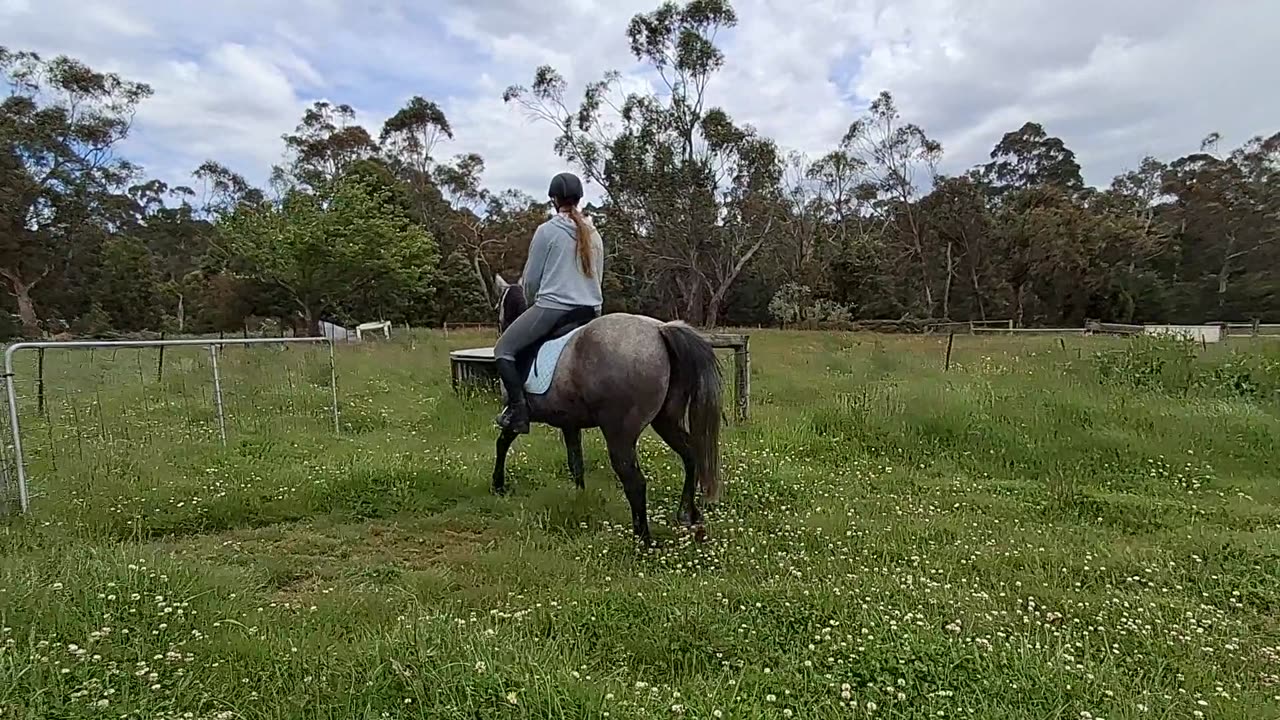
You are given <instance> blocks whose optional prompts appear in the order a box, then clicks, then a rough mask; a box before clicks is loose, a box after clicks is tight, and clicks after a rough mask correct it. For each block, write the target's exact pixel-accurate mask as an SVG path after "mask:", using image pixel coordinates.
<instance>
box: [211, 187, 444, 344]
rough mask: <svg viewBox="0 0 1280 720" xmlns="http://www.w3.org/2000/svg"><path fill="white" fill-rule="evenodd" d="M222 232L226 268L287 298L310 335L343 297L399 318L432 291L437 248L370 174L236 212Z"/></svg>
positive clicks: (343, 310) (339, 307) (339, 309)
mask: <svg viewBox="0 0 1280 720" xmlns="http://www.w3.org/2000/svg"><path fill="white" fill-rule="evenodd" d="M222 227H223V230H222V232H223V237H224V239H225V242H226V246H227V247H226V250H227V253H228V255H227V259H228V262H229V267H231V268H232V270H233V271H234V272H236V273H238V274H241V275H243V276H245V277H249V278H251V279H253V280H257V281H259V282H262V283H266V284H269V285H273V286H276V287H278V288H280V289H281V290H283V291H284V292H285V293H287V295H288V297H289V299H290V300H291V301H292V302H294V303H296V305H297V306H298V308H299V309H300V310H301V311H302V313H303V316H304V318H305V320H306V322H307V323H308V328H309V329H310V330H312V331H313V332H314V331H315V329H316V327H317V324H318V323H319V321H320V319H321V317H322V316H323V315H325V314H327V313H339V314H343V315H345V314H347V311H349V310H350V306H348V305H346V303H347V301H348V298H357V299H360V300H362V301H363V302H364V304H365V306H366V307H370V306H374V307H381V308H384V309H387V310H390V311H396V310H399V309H401V308H403V307H407V306H409V305H411V304H412V303H413V302H414V300H415V298H420V297H426V296H429V294H430V293H431V291H432V287H433V283H434V279H435V278H434V269H435V264H436V261H437V258H438V252H437V249H436V245H435V242H434V241H433V240H432V239H431V237H430V236H429V235H427V233H426V231H424V230H423V229H422V228H421V227H418V226H416V225H414V224H413V223H411V222H410V221H409V219H408V217H407V213H406V211H405V209H404V208H403V207H402V206H401V203H398V202H397V200H396V198H395V193H394V188H393V187H387V186H386V184H385V183H380V182H379V181H378V179H377V177H376V175H375V174H373V173H369V174H363V175H362V174H351V175H348V176H346V177H343V178H340V179H338V180H337V181H335V182H333V183H330V184H327V185H325V186H323V190H322V191H321V192H317V193H312V192H307V191H305V190H302V189H295V190H293V191H291V192H289V193H288V195H286V196H285V198H284V200H283V201H282V202H281V203H280V204H279V205H276V204H274V203H266V202H264V203H261V204H259V205H257V206H245V207H241V208H238V209H237V210H236V211H235V212H234V213H232V214H231V215H229V216H228V217H226V218H225V219H224V221H223V223H222ZM397 314H398V313H397Z"/></svg>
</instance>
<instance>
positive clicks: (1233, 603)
mask: <svg viewBox="0 0 1280 720" xmlns="http://www.w3.org/2000/svg"><path fill="white" fill-rule="evenodd" d="M489 340H490V338H489V337H488V336H486V335H485V334H472V335H469V336H465V335H464V336H459V335H456V334H455V335H453V336H452V337H451V338H449V339H448V340H445V339H443V338H441V337H440V336H438V335H426V334H423V335H418V336H416V337H415V338H413V339H412V340H408V339H401V340H398V341H396V342H394V343H390V344H372V345H370V346H366V347H360V348H340V349H339V352H338V357H337V365H338V376H339V385H340V395H341V401H342V408H341V411H342V424H343V432H342V434H341V436H340V437H335V436H334V433H333V429H332V425H331V422H332V420H331V418H330V417H329V416H328V415H327V412H328V406H327V401H328V395H327V393H328V386H327V382H328V373H329V369H328V360H327V354H325V353H323V352H319V351H309V350H302V349H294V350H290V351H286V352H280V351H273V350H270V349H267V348H255V349H252V350H228V351H227V352H226V353H225V355H224V356H222V357H221V358H220V364H221V366H222V370H223V375H224V378H223V382H224V385H225V387H226V390H227V393H228V402H227V407H226V413H227V419H228V446H227V448H226V449H225V450H224V449H222V448H221V447H220V443H219V442H218V433H217V415H216V411H215V409H214V407H213V405H212V402H211V399H210V395H209V384H210V382H209V375H208V370H209V369H208V365H207V362H208V356H207V353H203V352H202V351H198V350H194V349H193V350H182V351H172V350H171V351H169V355H168V357H166V361H165V362H166V366H165V372H164V377H163V379H161V380H157V379H156V372H155V370H156V365H157V360H158V358H157V356H156V355H155V352H154V351H143V352H137V351H129V352H125V351H120V352H119V353H118V354H117V355H116V356H115V357H114V358H113V357H111V356H110V353H102V352H98V353H97V354H96V355H95V356H94V357H93V358H92V359H91V358H89V356H88V354H87V353H78V354H72V353H55V352H53V351H50V352H49V353H48V354H47V355H46V358H45V365H46V367H45V376H46V383H45V395H46V399H45V401H46V406H47V408H48V415H49V419H48V420H44V419H42V418H40V417H39V416H38V413H37V408H36V400H35V394H36V390H35V387H34V384H33V383H32V382H31V379H32V378H34V377H35V355H34V353H31V354H28V355H26V356H25V357H21V360H22V364H21V367H20V368H19V372H18V377H19V378H21V379H22V384H21V386H20V388H21V390H22V395H23V399H22V401H21V403H20V406H21V408H22V412H23V418H24V433H25V434H24V437H26V438H27V444H28V454H29V456H30V474H31V488H32V513H31V514H30V515H29V516H26V517H23V518H19V519H13V520H11V521H9V522H8V523H7V524H5V525H0V718H4V719H6V720H8V719H9V718H24V719H25V718H80V717H86V718H131V719H133V718H136V719H139V720H140V719H142V718H147V719H151V718H165V719H170V718H172V719H177V718H193V719H199V720H207V719H211V718H227V719H229V718H237V719H239V718H245V719H249V718H253V719H258V718H262V719H266V718H334V719H338V718H341V719H342V720H350V719H356V718H359V719H364V718H417V717H422V718H552V717H554V718H578V717H592V718H598V717H606V716H607V717H610V718H674V717H684V718H709V717H724V718H786V717H794V718H826V717H833V718H846V717H847V718H866V717H875V718H955V717H961V718H966V717H972V718H1087V717H1092V718H1106V719H1107V720H1116V719H1118V718H1201V717H1203V718H1269V717H1280V480H1278V479H1277V478H1278V477H1280V476H1278V474H1277V459H1278V458H1280V452H1278V450H1280V448H1278V447H1277V444H1278V441H1280V407H1278V405H1277V402H1276V394H1275V393H1276V389H1277V382H1278V381H1280V363H1277V362H1276V358H1277V354H1276V352H1275V348H1274V347H1271V348H1265V347H1263V346H1260V345H1249V344H1248V343H1243V344H1241V343H1237V344H1235V346H1234V347H1236V348H1238V349H1239V348H1245V349H1246V351H1245V352H1239V353H1236V352H1231V351H1229V350H1225V349H1222V348H1209V349H1208V350H1207V351H1201V352H1200V353H1198V355H1197V356H1192V355H1189V354H1187V353H1185V352H1184V351H1181V350H1178V349H1177V348H1171V347H1170V346H1166V345H1161V344H1137V345H1134V344H1129V343H1125V342H1123V341H1114V340H1111V341H1108V340H1102V339H1085V338H1073V339H1068V340H1066V341H1065V343H1064V344H1063V345H1060V344H1059V342H1058V340H1056V339H1036V340H1022V339H1017V340H1014V339H1006V338H971V337H958V338H957V339H956V347H955V351H954V355H953V363H954V364H953V368H952V370H951V371H950V372H943V369H942V359H943V350H944V348H945V344H946V339H945V338H941V339H939V338H921V337H913V338H907V337H903V338H895V337H883V336H881V337H876V336H869V335H845V334H816V333H815V334H803V333H780V332H757V333H754V334H753V337H752V341H751V343H752V355H753V357H752V361H753V362H752V370H753V378H752V383H753V393H754V395H753V398H752V399H753V407H752V414H753V416H752V419H751V420H750V422H748V423H747V424H744V425H731V426H729V427H728V428H727V429H726V432H725V435H724V438H723V440H724V443H723V448H724V449H723V454H724V467H725V472H726V477H727V480H726V482H727V484H726V492H725V501H724V502H723V503H722V504H721V505H720V506H719V507H717V508H714V509H713V510H711V511H710V512H709V513H708V518H707V519H708V532H709V536H710V540H709V541H708V542H707V543H704V544H696V543H693V542H691V541H690V540H689V539H688V538H687V537H685V536H684V535H682V534H680V533H678V532H676V531H675V530H674V526H675V521H674V512H675V508H676V502H677V498H678V493H679V489H680V484H681V477H680V473H679V470H678V467H679V466H678V461H677V459H676V457H675V455H674V454H673V453H671V452H670V451H669V450H668V449H667V448H666V447H665V446H664V445H663V444H662V443H661V441H660V440H658V439H657V438H656V436H654V435H653V434H652V433H647V434H646V435H645V437H644V438H643V441H642V446H641V451H642V463H643V465H644V469H645V471H646V472H647V474H648V477H649V478H650V495H649V497H650V504H651V507H650V517H651V519H652V520H651V521H652V523H653V526H654V532H655V535H657V536H658V537H659V538H660V539H662V540H664V541H665V542H664V545H663V547H661V548H660V549H658V550H655V551H653V552H642V551H640V550H638V549H637V548H636V547H635V545H634V544H633V542H632V539H631V530H630V522H629V514H628V511H627V507H626V503H625V501H624V499H623V497H622V493H621V491H620V490H619V489H618V486H617V482H616V479H615V478H614V476H613V474H612V472H611V471H610V469H609V466H608V462H607V458H606V456H605V452H604V447H603V441H602V440H601V439H600V436H599V434H598V432H596V431H591V432H588V433H587V434H586V437H585V442H584V445H585V450H586V464H587V489H586V491H585V492H582V493H579V492H577V491H575V490H574V489H573V487H572V483H571V481H570V480H569V478H568V473H567V471H566V470H565V469H564V456H563V454H564V451H563V447H562V446H561V444H560V441H559V436H558V434H557V433H555V432H554V431H552V430H550V429H548V428H542V427H539V428H536V429H535V431H534V433H533V435H532V436H530V437H529V438H526V439H522V440H521V441H520V442H519V443H518V444H517V445H516V447H515V449H514V450H513V452H512V457H511V461H510V463H509V466H508V468H509V482H510V484H511V488H512V491H513V492H512V495H511V496H510V497H508V498H502V499H500V498H495V497H493V496H491V495H490V494H489V492H488V477H489V472H490V468H491V463H492V446H493V438H494V433H493V430H492V428H491V422H492V418H493V416H494V414H495V413H496V411H497V403H496V399H494V398H487V397H477V398H474V399H470V400H468V399H463V398H459V397H456V396H455V395H454V394H453V393H452V391H451V389H450V387H449V381H448V377H449V373H448V361H447V350H448V349H449V348H458V347H468V346H475V345H477V344H484V343H487V342H489ZM1095 352H1102V353H1103V354H1102V355H1101V356H1098V357H1095V356H1094V353H1095Z"/></svg>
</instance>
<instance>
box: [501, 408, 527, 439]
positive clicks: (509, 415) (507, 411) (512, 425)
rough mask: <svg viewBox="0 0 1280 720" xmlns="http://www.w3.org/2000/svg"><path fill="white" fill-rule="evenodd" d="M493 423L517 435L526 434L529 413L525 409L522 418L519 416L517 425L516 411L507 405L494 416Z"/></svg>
mask: <svg viewBox="0 0 1280 720" xmlns="http://www.w3.org/2000/svg"><path fill="white" fill-rule="evenodd" d="M494 424H496V425H497V426H498V427H500V428H502V429H503V430H509V431H511V432H514V433H515V434H517V435H527V434H528V433H529V415H528V412H527V411H526V412H525V414H524V417H523V418H520V422H519V425H517V413H516V411H515V410H513V409H512V408H511V406H510V405H508V406H507V407H506V408H504V409H503V411H502V412H501V413H499V414H498V416H497V417H496V418H494Z"/></svg>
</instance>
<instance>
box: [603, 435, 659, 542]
mask: <svg viewBox="0 0 1280 720" xmlns="http://www.w3.org/2000/svg"><path fill="white" fill-rule="evenodd" d="M601 429H603V430H604V431H605V432H604V439H605V442H606V443H607V444H608V446H609V462H610V463H611V464H612V465H613V471H614V472H615V473H617V474H618V479H619V480H621V481H622V492H623V493H625V494H626V496H627V504H628V505H630V506H631V530H632V532H634V533H635V536H636V537H637V538H639V540H640V541H641V542H643V543H644V544H645V545H646V546H648V545H652V544H653V536H652V535H650V534H649V515H648V509H647V506H646V503H647V497H646V483H645V479H644V473H642V472H640V460H639V458H637V457H636V441H637V440H639V439H640V437H639V434H638V433H634V432H619V431H613V432H610V430H609V429H605V428H601Z"/></svg>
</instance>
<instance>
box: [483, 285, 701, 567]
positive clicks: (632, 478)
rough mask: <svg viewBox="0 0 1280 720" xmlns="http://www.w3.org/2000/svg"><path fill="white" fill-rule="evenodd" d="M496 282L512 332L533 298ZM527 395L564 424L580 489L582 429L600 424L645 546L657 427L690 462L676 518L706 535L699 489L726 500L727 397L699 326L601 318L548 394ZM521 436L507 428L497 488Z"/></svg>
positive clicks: (570, 347)
mask: <svg viewBox="0 0 1280 720" xmlns="http://www.w3.org/2000/svg"><path fill="white" fill-rule="evenodd" d="M497 287H498V290H499V292H500V293H501V295H500V298H499V300H498V303H497V310H498V325H499V327H501V328H502V330H506V329H507V327H508V326H509V325H510V324H511V323H512V322H513V321H514V320H515V319H516V318H517V317H518V316H519V315H520V313H523V312H524V311H525V310H526V309H527V308H528V303H527V301H526V300H525V296H524V290H523V289H522V288H521V286H520V283H519V282H516V283H515V284H508V283H507V282H506V281H505V280H504V279H503V278H502V277H501V276H499V277H498V278H497ZM504 395H505V393H504ZM526 397H527V399H528V404H529V419H530V421H531V422H536V423H543V424H545V425H550V426H552V427H555V428H559V429H560V431H561V433H562V435H563V437H564V444H565V448H566V449H567V451H568V458H569V472H570V473H571V474H572V476H573V481H574V484H575V485H577V486H578V488H582V487H583V486H584V480H583V474H584V469H583V462H582V431H583V430H584V429H587V428H596V427H598V428H600V431H601V433H603V435H604V439H605V443H606V445H607V446H608V449H609V462H610V464H611V465H612V466H613V471H614V472H615V473H617V475H618V479H619V480H621V481H622V490H623V492H624V493H625V494H626V497H627V503H628V504H629V505H630V506H631V527H632V530H633V531H634V532H635V535H636V537H637V538H638V539H639V540H640V541H642V542H643V543H645V544H646V545H651V544H652V542H653V539H652V536H651V535H650V534H649V520H648V516H647V513H646V481H645V477H644V473H643V472H641V470H640V464H639V460H638V459H637V457H636V443H637V441H638V440H639V439H640V434H641V433H642V432H644V429H645V427H647V426H650V425H652V426H653V429H654V431H656V432H657V433H658V436H659V437H661V438H662V439H663V441H665V442H666V443H667V445H670V446H671V449H672V450H674V451H675V452H676V454H677V455H679V456H680V460H681V462H682V463H683V464H684V490H683V492H682V494H681V496H680V506H679V508H678V510H677V517H678V518H679V520H680V522H681V524H683V525H684V526H685V527H686V528H687V529H689V530H691V531H693V532H694V533H695V536H696V537H698V538H699V539H701V538H703V537H704V535H703V525H702V513H701V512H700V511H699V510H698V507H697V504H696V502H695V500H694V493H695V490H696V489H698V488H701V491H702V495H703V497H704V498H705V499H706V500H707V501H708V502H715V501H716V500H718V499H719V491H720V421H721V402H722V395H721V375H720V363H719V360H718V359H717V358H716V354H715V350H714V348H712V347H711V344H710V343H709V342H707V340H706V339H705V338H703V337H702V336H701V335H700V334H698V332H697V331H696V330H694V329H693V328H691V327H690V326H688V325H687V324H685V323H683V322H679V321H676V322H662V321H660V320H657V319H655V318H651V317H648V316H644V315H632V314H629V313H608V314H605V315H601V316H600V317H596V318H594V319H592V320H591V321H590V322H588V323H587V324H586V325H585V326H583V327H582V328H581V329H580V330H579V331H578V332H577V334H576V335H574V336H573V337H572V338H570V339H569V341H568V342H567V343H566V344H565V347H564V349H563V351H562V352H561V354H560V358H559V360H558V362H557V364H556V368H555V374H554V376H553V379H552V382H551V385H550V387H549V388H548V389H547V391H546V392H545V393H542V394H538V395H535V394H531V393H530V394H526ZM504 399H505V398H504ZM515 439H516V434H515V433H512V432H509V431H506V430H502V431H500V433H499V435H498V442H497V457H496V459H495V462H494V468H493V491H494V492H495V493H498V494H504V493H505V492H506V477H505V474H506V470H505V468H506V459H507V451H508V450H510V448H511V444H512V443H513V442H515Z"/></svg>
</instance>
